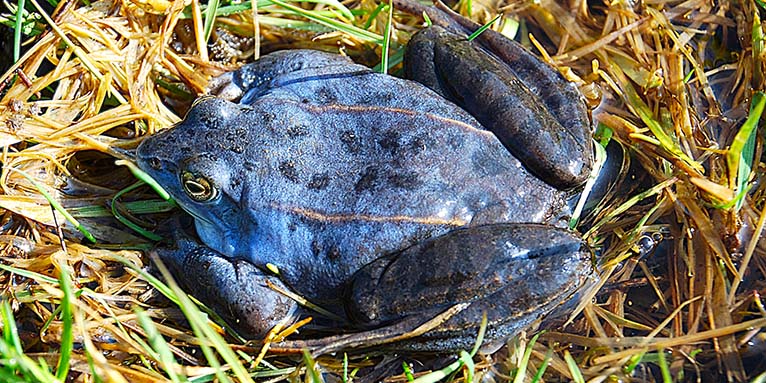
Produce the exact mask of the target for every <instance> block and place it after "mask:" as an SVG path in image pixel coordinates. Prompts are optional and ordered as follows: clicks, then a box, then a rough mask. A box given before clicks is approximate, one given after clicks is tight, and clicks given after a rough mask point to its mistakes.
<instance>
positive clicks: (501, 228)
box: [346, 223, 594, 351]
mask: <svg viewBox="0 0 766 383" xmlns="http://www.w3.org/2000/svg"><path fill="white" fill-rule="evenodd" d="M591 257H592V255H591V252H590V250H588V249H587V247H586V246H585V245H584V244H583V242H582V241H581V240H580V238H578V237H577V236H576V235H575V234H574V233H571V232H569V231H567V230H564V229H558V228H554V227H552V226H546V225H538V224H506V223H502V224H492V225H484V226H475V227H469V228H465V229H459V230H455V231H453V232H450V233H448V234H445V235H443V236H441V237H437V238H434V239H431V240H428V241H424V242H422V243H420V244H417V245H414V246H412V247H410V248H407V249H405V250H403V251H401V252H399V253H395V254H392V255H390V256H387V257H383V258H381V259H378V260H376V261H374V262H372V263H370V264H368V265H367V266H365V267H364V268H362V269H361V270H360V271H359V272H357V273H356V274H355V275H354V278H353V281H352V284H351V287H350V296H349V298H347V307H346V309H347V313H348V315H349V317H350V318H351V320H352V321H354V322H356V323H359V324H360V325H361V324H364V325H365V326H367V328H376V327H386V326H390V325H391V324H394V323H396V322H399V321H412V322H418V321H420V322H419V323H421V324H422V323H425V322H427V321H428V320H430V319H432V318H434V316H435V315H437V314H439V313H444V312H446V310H448V309H450V308H451V307H460V306H456V305H462V304H467V306H466V307H464V308H461V310H459V312H456V313H454V314H453V315H451V316H450V317H449V318H447V319H446V320H445V321H444V323H443V324H440V325H439V326H436V327H435V328H433V329H431V330H429V331H427V332H425V333H423V334H421V335H418V336H417V337H414V338H407V339H402V340H401V341H397V348H399V349H410V350H422V351H445V350H455V349H470V348H471V346H472V345H473V342H474V341H475V337H476V335H477V333H478V329H479V324H480V322H481V319H482V315H483V313H485V312H486V313H487V317H488V328H487V335H486V337H485V343H484V344H485V347H488V346H489V345H492V346H495V345H497V344H498V342H503V341H505V340H506V339H507V338H508V337H510V336H513V335H514V334H516V333H518V332H519V331H521V330H522V329H524V328H527V327H529V326H530V325H531V324H533V323H534V322H536V321H537V320H538V319H540V318H541V317H543V316H545V315H546V314H548V313H550V312H551V311H553V310H555V309H556V307H558V306H559V305H561V304H563V303H565V302H567V301H568V300H569V298H571V297H572V296H574V295H575V294H576V293H577V291H579V290H580V289H581V288H582V287H584V286H585V285H587V284H588V281H589V280H590V279H591V276H592V275H593V274H594V273H593V271H594V269H593V265H592V260H591ZM489 347H491V346H489Z"/></svg>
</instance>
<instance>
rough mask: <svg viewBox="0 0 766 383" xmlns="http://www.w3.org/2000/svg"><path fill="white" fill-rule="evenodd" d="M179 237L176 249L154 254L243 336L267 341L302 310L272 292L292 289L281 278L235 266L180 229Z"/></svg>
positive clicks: (238, 262)
mask: <svg viewBox="0 0 766 383" xmlns="http://www.w3.org/2000/svg"><path fill="white" fill-rule="evenodd" d="M176 223H177V221H174V222H173V225H172V226H174V228H176V230H175V231H174V232H173V233H174V234H173V236H174V237H175V238H174V241H175V244H174V247H172V248H171V247H158V248H156V249H154V250H153V252H154V253H155V254H156V255H157V256H158V257H159V258H160V260H161V261H162V262H163V264H164V265H165V266H167V268H168V269H169V271H170V273H171V275H175V276H177V277H178V278H179V279H178V281H179V282H182V283H183V284H184V286H183V287H184V290H185V291H187V292H189V293H190V294H191V295H193V296H195V297H196V298H197V299H199V300H200V301H201V302H202V303H204V304H205V305H206V306H208V307H209V308H210V309H212V310H213V311H214V312H216V313H217V314H218V315H220V316H221V317H222V318H223V319H224V320H225V321H226V322H227V323H228V324H229V325H230V326H232V327H233V328H234V329H235V330H236V331H237V332H239V333H240V334H243V335H248V336H253V337H254V338H263V337H264V336H265V335H266V334H267V333H268V331H269V330H271V328H273V327H274V326H275V325H276V324H278V323H279V322H280V321H283V320H284V319H285V318H288V317H290V316H291V315H292V314H293V313H294V312H295V310H296V308H297V304H296V303H295V301H293V300H292V299H290V298H287V297H286V296H284V295H283V294H281V293H278V292H277V291H275V290H274V289H273V288H272V286H274V287H276V288H278V289H282V290H283V291H286V290H288V288H287V287H286V286H285V285H284V284H283V283H282V282H281V281H280V280H279V278H278V277H275V276H273V275H269V274H266V273H264V272H263V271H262V270H260V269H258V268H256V267H255V266H254V265H253V264H251V263H249V262H246V261H243V260H232V259H229V258H227V257H225V256H223V255H222V254H220V253H218V252H216V251H214V250H212V249H210V248H209V247H207V246H204V245H201V244H199V243H198V242H197V241H196V240H194V239H192V238H191V237H189V236H187V235H186V234H185V231H184V229H182V228H180V225H177V226H178V227H175V226H176Z"/></svg>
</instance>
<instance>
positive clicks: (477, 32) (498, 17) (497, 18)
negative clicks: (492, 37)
mask: <svg viewBox="0 0 766 383" xmlns="http://www.w3.org/2000/svg"><path fill="white" fill-rule="evenodd" d="M500 16H502V15H497V16H495V18H494V19H492V20H490V21H489V22H488V23H486V24H484V25H482V26H481V27H480V28H479V29H477V30H475V31H473V33H471V34H470V35H469V36H468V41H473V39H475V38H477V37H479V35H480V34H482V33H484V31H486V30H487V28H489V27H491V26H492V24H494V23H495V21H497V20H499V19H500Z"/></svg>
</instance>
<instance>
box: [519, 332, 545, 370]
mask: <svg viewBox="0 0 766 383" xmlns="http://www.w3.org/2000/svg"><path fill="white" fill-rule="evenodd" d="M543 332H544V331H541V332H538V333H537V334H535V336H533V337H532V339H530V340H529V343H527V347H526V348H525V349H524V356H523V357H522V358H521V362H519V365H518V368H517V371H516V377H515V378H513V383H522V382H524V378H525V377H526V376H527V374H526V371H527V366H528V365H529V358H530V357H531V356H532V348H533V346H534V345H535V343H536V342H537V338H538V337H540V334H542V333H543Z"/></svg>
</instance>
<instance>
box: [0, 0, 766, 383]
mask: <svg viewBox="0 0 766 383" xmlns="http://www.w3.org/2000/svg"><path fill="white" fill-rule="evenodd" d="M5 6H6V8H7V9H6V10H5V13H3V15H2V17H0V21H1V22H2V23H3V24H5V27H4V29H2V34H0V36H3V37H4V41H2V44H0V47H2V48H3V49H5V50H6V52H4V54H5V56H4V58H3V59H2V60H0V61H2V63H5V64H8V65H7V66H8V69H7V71H5V73H4V74H3V76H2V77H1V78H0V88H1V89H2V91H1V92H2V93H0V95H1V97H0V143H2V149H3V152H2V157H1V161H2V171H1V172H0V187H1V188H2V192H1V194H0V209H1V210H0V217H2V218H1V220H0V230H2V232H1V233H0V246H1V248H2V250H0V251H2V254H0V257H1V258H0V295H1V296H2V305H1V307H0V315H1V316H2V331H3V337H2V340H0V380H2V381H6V382H16V381H27V382H31V381H35V382H55V381H61V382H64V381H68V382H98V381H115V382H126V381H127V382H160V381H185V380H186V379H189V380H190V381H195V382H202V381H211V380H212V381H222V382H225V381H241V382H247V381H252V380H263V381H279V380H285V379H289V380H306V381H320V380H323V379H337V378H338V377H339V379H342V380H344V381H348V380H354V379H356V380H364V379H365V378H367V380H372V379H386V380H387V381H407V380H411V379H412V378H413V376H414V377H418V378H419V379H425V380H431V381H433V380H437V379H441V378H443V377H446V378H449V379H453V380H457V381H459V380H472V379H479V378H483V379H485V380H486V381H492V380H496V381H511V380H512V381H514V382H521V381H560V380H566V381H577V382H582V381H586V380H587V381H591V382H600V381H666V382H669V381H724V380H728V381H745V380H751V381H766V375H765V373H764V371H766V362H764V360H763V355H764V354H766V332H765V331H764V328H766V310H764V307H763V304H762V301H761V295H762V294H763V293H764V292H765V291H766V290H765V289H766V281H765V280H764V272H766V256H765V255H764V251H765V250H766V248H765V247H764V244H763V242H762V241H761V235H762V231H763V230H762V229H763V226H764V222H766V214H765V213H766V210H764V201H765V198H766V197H765V184H764V182H763V181H764V180H763V175H764V164H763V163H762V162H761V161H762V151H763V133H762V131H761V130H760V129H759V126H760V125H761V122H760V121H761V120H760V117H761V113H762V111H763V108H764V104H766V97H764V95H763V94H762V93H760V91H761V90H763V87H764V74H763V73H764V71H763V68H764V57H765V56H764V47H763V43H764V41H763V40H764V39H763V36H764V27H763V26H762V24H761V16H762V15H763V14H764V12H766V8H765V7H764V4H763V3H762V2H760V1H741V2H725V1H720V2H718V1H702V0H685V1H658V2H633V1H603V2H599V1H584V0H574V1H569V2H567V4H566V5H564V4H561V3H560V2H555V1H551V0H541V1H514V0H506V1H501V2H487V3H481V2H479V1H474V2H471V1H470V0H468V1H461V2H459V3H457V4H455V8H456V9H458V10H459V11H460V12H461V13H463V14H465V15H470V17H471V18H473V19H474V20H477V21H478V22H480V23H483V22H487V21H490V20H492V19H493V18H494V17H495V15H498V14H499V15H502V17H501V18H500V20H499V21H498V22H496V23H494V24H493V28H496V29H499V30H501V31H502V32H503V33H506V34H509V35H514V34H515V36H516V38H517V39H518V40H520V41H521V42H522V43H524V44H526V45H527V46H528V47H529V48H530V49H531V50H533V51H535V52H538V53H539V54H540V55H541V56H542V57H543V58H544V60H546V61H548V62H550V63H551V64H552V65H554V66H555V67H557V68H559V69H560V71H561V72H562V73H564V75H565V76H567V77H568V78H569V79H570V80H572V81H574V82H575V83H576V84H577V85H578V86H579V87H580V89H581V91H582V93H583V94H584V95H585V97H586V99H587V100H588V102H589V103H590V105H591V109H592V114H593V120H594V122H595V124H596V125H597V126H598V129H597V137H598V140H599V141H601V143H606V142H612V143H613V145H615V144H619V146H618V147H621V148H624V151H625V153H626V154H627V155H626V156H624V160H623V163H622V165H621V166H618V167H617V168H619V171H618V174H619V179H620V182H618V183H617V184H616V185H615V187H614V188H613V189H611V190H609V191H608V192H607V193H606V195H605V197H604V199H603V201H602V202H601V204H600V205H599V207H598V208H597V209H596V210H595V213H593V214H592V215H590V216H589V217H586V218H585V219H584V220H583V221H582V223H581V225H580V231H581V232H583V235H584V237H585V238H586V239H587V240H588V241H589V243H590V244H591V245H593V246H594V248H597V249H599V257H598V264H599V270H600V275H601V278H600V283H599V287H600V288H599V289H598V291H597V292H595V293H594V295H593V296H592V297H588V298H589V299H585V300H584V301H583V304H581V307H580V308H579V310H578V314H577V315H576V316H574V317H573V318H571V320H570V321H569V323H568V324H567V325H566V326H558V327H553V328H550V329H549V330H548V331H546V332H542V333H537V334H536V335H535V336H534V337H531V336H530V335H533V334H534V333H529V334H526V333H524V334H520V335H518V336H517V337H515V338H514V339H512V340H510V341H509V342H508V345H507V347H505V348H504V349H503V350H502V351H501V352H499V353H496V354H495V355H490V356H487V355H484V356H476V357H474V358H463V363H462V364H454V365H451V367H450V363H452V362H453V361H452V360H450V359H449V358H441V359H439V358H434V357H431V356H422V355H412V356H402V357H400V358H401V359H396V360H397V362H396V363H392V362H391V360H393V359H394V358H393V357H394V355H386V354H385V353H380V352H357V353H350V354H344V355H336V356H323V357H321V358H318V359H316V360H314V359H312V358H310V357H307V356H305V355H297V356H296V355H292V356H291V355H275V354H273V353H270V352H269V351H268V347H261V346H258V347H255V346H253V345H248V344H245V343H243V342H242V341H241V340H240V339H237V338H236V337H234V336H233V335H231V334H226V333H225V332H224V331H223V330H222V328H221V327H219V326H218V325H217V324H216V323H215V322H214V321H211V320H209V319H208V318H209V316H206V315H204V314H201V313H200V311H199V309H197V306H196V305H195V304H193V303H192V302H191V301H189V298H188V297H187V296H186V295H184V294H183V293H182V292H181V291H180V290H179V289H178V288H177V287H176V286H175V285H174V284H173V283H172V282H169V283H168V284H167V285H165V284H163V283H162V282H161V281H160V280H158V279H157V278H155V277H154V276H153V275H152V274H151V273H147V271H146V270H147V267H148V264H149V260H148V258H147V257H146V255H145V252H144V251H145V250H147V249H149V248H150V247H151V245H152V240H150V239H147V237H146V236H150V237H149V238H151V233H150V232H151V230H152V228H153V227H154V225H156V222H159V221H158V219H157V218H156V216H157V215H158V214H159V215H161V214H162V213H163V212H167V211H168V210H171V209H172V208H173V206H172V204H170V203H168V202H166V201H164V200H161V199H158V198H157V197H156V196H155V194H153V193H152V192H151V191H150V190H149V189H148V188H146V187H134V186H133V185H134V183H135V180H134V178H133V177H132V175H131V174H130V173H129V172H128V170H127V168H126V167H124V166H117V165H115V160H116V159H124V157H125V156H124V153H125V152H124V149H132V148H135V147H136V145H137V144H138V143H139V142H140V141H141V139H142V138H143V137H145V136H147V135H151V134H153V133H155V132H157V131H159V130H162V129H167V128H169V127H170V126H172V125H173V124H175V123H177V122H179V121H180V119H181V117H180V116H182V115H183V114H184V113H185V111H186V110H187V109H188V107H189V105H190V104H191V101H192V100H193V99H194V98H195V97H196V96H197V95H199V94H200V93H201V92H202V91H203V90H204V88H205V85H206V83H207V81H208V80H209V79H210V78H211V77H212V76H216V75H219V74H221V73H223V72H225V71H228V70H232V69H234V68H236V67H238V66H239V65H242V64H243V63H246V62H248V61H251V60H253V59H254V58H256V57H257V56H258V55H259V54H263V53H265V52H269V51H273V50H277V49H284V48H297V47H311V48H315V49H322V50H328V51H335V52H337V51H341V52H343V53H344V54H347V55H348V56H351V57H352V58H354V59H355V60H357V61H359V62H361V63H365V64H367V65H371V66H373V65H376V64H379V63H380V61H381V55H382V52H383V51H384V49H383V48H382V46H384V44H388V45H387V47H388V49H387V50H385V51H386V52H387V54H386V55H385V56H386V57H387V59H388V63H389V64H388V65H387V66H391V67H392V70H393V71H396V68H397V67H396V64H397V62H398V61H399V58H400V57H401V48H402V46H403V45H404V44H405V43H406V41H407V40H408V39H409V37H410V36H411V35H412V33H413V32H414V31H416V30H417V29H419V28H420V27H421V26H422V25H421V23H420V22H419V20H417V19H416V18H413V17H412V16H408V15H404V14H400V13H399V12H396V11H394V12H393V17H392V18H391V19H389V17H388V14H389V13H388V9H387V6H386V5H385V4H381V3H377V2H375V1H372V0H349V1H343V2H338V1H336V0H323V1H312V2H292V1H291V2H287V1H286V0H258V1H256V2H247V1H245V2H233V1H232V2H229V1H228V0H227V1H223V2H219V1H217V0H216V1H213V0H211V1H209V2H208V3H207V4H200V2H199V1H198V0H191V1H187V2H184V1H181V0H176V1H166V0H121V1H117V0H98V1H87V0H62V1H60V2H58V3H56V2H55V1H53V2H52V3H50V4H39V3H38V2H37V0H27V1H24V0H21V1H20V2H19V3H17V4H10V3H5ZM19 9H21V10H22V11H18V10H19ZM254 15H257V16H256V17H254ZM389 20H390V21H389ZM389 26H390V28H389ZM388 30H390V32H391V33H390V40H389V41H386V39H384V38H383V36H384V35H385V34H386V31H388ZM16 31H18V36H14V34H15V32H16ZM253 36H258V37H259V38H256V39H254V38H253ZM14 37H15V39H14ZM22 43H23V44H22ZM20 45H23V46H24V47H26V51H25V52H26V53H24V54H23V56H21V57H16V58H14V59H13V60H11V59H10V57H11V56H12V55H14V54H17V55H18V54H19V52H20V51H19V50H18V46H20ZM118 221H120V222H118ZM122 222H125V223H126V224H123V223H122ZM128 225H130V226H128ZM142 233H143V234H142ZM89 238H95V239H96V242H95V243H94V242H91V240H90V239H89ZM184 314H185V315H184ZM286 331H287V332H288V333H289V332H290V331H292V330H291V329H288V330H286ZM274 335H275V339H276V338H278V337H279V336H283V335H285V333H284V332H283V333H282V334H274ZM401 361H404V362H405V366H404V367H402V365H401ZM391 366H393V367H391ZM445 366H446V368H447V369H446V370H439V369H440V368H442V367H445ZM381 368H384V369H383V371H384V373H379V371H378V374H377V375H373V373H372V372H374V371H376V369H381ZM431 369H435V370H434V371H431ZM333 376H334V377H335V378H333ZM372 376H375V378H370V377H372Z"/></svg>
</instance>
